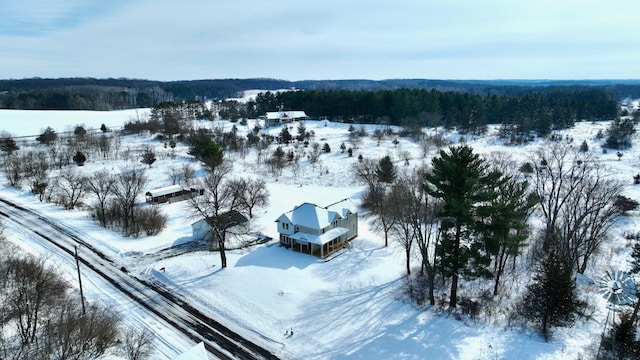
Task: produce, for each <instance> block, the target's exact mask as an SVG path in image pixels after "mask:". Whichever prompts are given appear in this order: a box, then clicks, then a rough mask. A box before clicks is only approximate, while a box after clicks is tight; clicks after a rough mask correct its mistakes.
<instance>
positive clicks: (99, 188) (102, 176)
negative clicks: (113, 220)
mask: <svg viewBox="0 0 640 360" xmlns="http://www.w3.org/2000/svg"><path fill="white" fill-rule="evenodd" d="M116 181H117V179H116V177H115V176H113V175H111V173H110V172H108V171H107V170H101V171H99V172H97V173H95V174H94V175H93V176H92V177H89V178H87V182H86V188H87V191H88V192H90V193H92V194H93V195H95V197H96V205H97V206H96V215H97V216H98V220H99V221H100V225H101V226H103V227H105V226H107V223H106V214H105V209H106V206H107V200H108V199H109V196H110V195H111V193H112V188H113V187H114V186H115V184H116Z"/></svg>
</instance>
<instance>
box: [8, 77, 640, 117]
mask: <svg viewBox="0 0 640 360" xmlns="http://www.w3.org/2000/svg"><path fill="white" fill-rule="evenodd" d="M573 87H586V88H590V89H597V90H602V91H605V92H607V93H608V94H609V96H611V97H612V98H613V99H615V100H621V99H624V98H640V81H635V80H616V81H613V80H591V81H523V80H508V81H507V80H495V81H480V80H464V81H462V80H460V81H451V80H426V79H393V80H379V81H374V80H304V81H286V80H278V79H267V78H258V79H216V80H185V81H167V82H163V81H152V80H140V79H122V78H119V79H93V78H61V79H42V78H31V79H19V80H0V108H3V109H35V110H39V109H48V110H53V109H62V110H118V109H130V108H141V107H153V106H155V105H157V104H160V103H162V102H170V101H188V100H195V99H199V100H215V99H227V98H231V97H237V96H239V95H240V94H241V93H242V91H244V90H251V89H261V90H265V91H267V90H271V91H274V90H279V89H299V90H315V91H325V90H326V91H343V90H349V91H364V92H380V91H389V92H391V91H392V90H427V91H431V90H437V91H440V92H455V93H464V94H475V95H482V96H485V97H486V96H490V95H504V96H510V97H518V96H522V95H527V94H529V93H531V92H532V91H540V92H547V91H549V90H550V91H552V92H553V91H556V90H555V89H557V88H573ZM366 96H368V95H366ZM366 96H364V97H366ZM338 105H339V106H340V104H338ZM318 106H319V105H318ZM397 106H398V105H397ZM305 110H306V109H305ZM406 111H407V113H412V110H411V109H407V110H406ZM341 113H342V114H343V115H347V113H345V112H344V111H341ZM325 115H329V114H325Z"/></svg>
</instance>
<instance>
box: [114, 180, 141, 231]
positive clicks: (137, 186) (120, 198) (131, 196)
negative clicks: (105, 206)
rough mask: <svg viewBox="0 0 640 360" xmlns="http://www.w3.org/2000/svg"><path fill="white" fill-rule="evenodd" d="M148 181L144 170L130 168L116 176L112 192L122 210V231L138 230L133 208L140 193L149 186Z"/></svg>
mask: <svg viewBox="0 0 640 360" xmlns="http://www.w3.org/2000/svg"><path fill="white" fill-rule="evenodd" d="M147 182H148V180H147V177H146V176H145V174H144V170H139V169H128V170H123V171H122V172H121V173H120V175H119V176H117V177H116V182H115V184H114V186H113V187H112V188H111V192H112V193H113V195H114V196H115V199H116V202H117V204H118V206H119V208H120V210H121V211H122V219H121V221H122V231H123V232H124V233H125V234H132V233H136V232H137V229H136V223H135V214H134V210H133V209H134V207H135V205H136V198H137V197H138V194H140V193H141V192H142V190H143V189H144V187H145V186H147Z"/></svg>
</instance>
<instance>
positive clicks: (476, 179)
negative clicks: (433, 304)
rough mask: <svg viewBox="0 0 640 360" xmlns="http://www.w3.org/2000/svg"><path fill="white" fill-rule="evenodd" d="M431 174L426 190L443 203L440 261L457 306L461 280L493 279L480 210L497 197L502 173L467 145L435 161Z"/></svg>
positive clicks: (451, 295)
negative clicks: (449, 280) (481, 230)
mask: <svg viewBox="0 0 640 360" xmlns="http://www.w3.org/2000/svg"><path fill="white" fill-rule="evenodd" d="M431 162H432V166H433V168H432V171H431V172H430V173H427V174H426V175H425V180H426V181H427V183H426V184H425V185H424V186H425V190H426V191H427V192H428V193H429V194H430V195H431V196H433V197H435V198H437V199H441V200H442V201H443V204H444V205H443V207H442V210H441V211H439V212H438V214H437V216H438V217H439V218H440V219H441V231H442V243H441V246H440V249H441V251H440V254H439V255H440V262H441V265H442V271H443V273H444V275H446V276H448V277H450V278H451V294H450V299H449V306H450V307H452V308H453V307H456V301H457V300H456V299H457V294H458V278H459V276H460V275H463V276H465V277H467V278H469V279H471V278H476V277H480V276H482V277H489V276H491V273H490V271H489V270H488V266H489V262H490V257H489V254H488V253H487V252H486V246H485V245H484V244H483V237H482V236H479V235H478V232H479V230H480V229H479V225H480V220H481V219H480V217H479V211H480V212H482V208H483V207H485V206H488V204H489V202H490V201H492V200H493V199H495V198H496V196H497V193H496V192H495V191H494V188H495V185H496V184H497V182H498V180H499V178H500V176H501V174H500V173H499V172H496V171H489V170H488V164H487V163H486V161H485V160H484V159H482V158H480V157H479V156H478V154H474V153H473V149H472V148H471V147H469V146H468V145H461V146H457V147H450V148H449V150H448V152H447V151H444V150H442V151H440V156H439V157H436V158H433V160H432V161H431Z"/></svg>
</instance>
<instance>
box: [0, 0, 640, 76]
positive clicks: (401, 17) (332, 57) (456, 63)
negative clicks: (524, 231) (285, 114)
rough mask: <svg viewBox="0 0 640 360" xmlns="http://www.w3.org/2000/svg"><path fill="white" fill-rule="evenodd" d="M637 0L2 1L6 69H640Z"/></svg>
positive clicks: (55, 72)
mask: <svg viewBox="0 0 640 360" xmlns="http://www.w3.org/2000/svg"><path fill="white" fill-rule="evenodd" d="M639 22H640V6H639V4H638V3H637V0H612V1H605V0H523V1H520V0H405V1H403V0H388V1H387V0H382V1H378V0H362V1H360V0H322V1H320V0H304V1H302V0H269V1H265V0H183V1H174V0H171V1H169V0H55V1H52V0H15V1H14V0H0V79H20V78H29V77H96V78H106V77H114V78H117V77H127V78H138V79H149V80H189V79H219V78H253V77H267V78H277V79H285V80H305V79H373V80H379V79H391V78H428V79H638V78H640V74H639V72H640V27H639Z"/></svg>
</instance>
